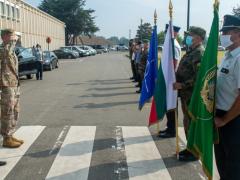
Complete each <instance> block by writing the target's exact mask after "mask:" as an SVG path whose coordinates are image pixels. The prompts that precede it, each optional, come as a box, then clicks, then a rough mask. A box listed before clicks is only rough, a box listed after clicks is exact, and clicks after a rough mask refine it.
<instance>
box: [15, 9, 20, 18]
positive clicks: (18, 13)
mask: <svg viewBox="0 0 240 180" xmlns="http://www.w3.org/2000/svg"><path fill="white" fill-rule="evenodd" d="M16 16H17V20H20V11H19V8H17V9H16Z"/></svg>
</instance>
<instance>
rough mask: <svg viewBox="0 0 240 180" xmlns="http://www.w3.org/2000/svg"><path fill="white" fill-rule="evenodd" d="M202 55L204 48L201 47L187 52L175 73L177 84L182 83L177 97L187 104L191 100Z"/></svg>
mask: <svg viewBox="0 0 240 180" xmlns="http://www.w3.org/2000/svg"><path fill="white" fill-rule="evenodd" d="M203 53H204V47H203V46H202V45H200V46H197V47H195V48H194V49H190V50H189V51H187V52H186V54H185V55H184V56H183V57H182V59H181V61H180V63H179V66H178V69H177V72H176V80H177V82H179V83H182V89H181V90H180V91H179V96H180V97H182V98H183V99H185V100H186V102H187V104H188V103H189V102H190V100H191V96H192V93H193V89H194V83H195V81H196V78H197V72H198V69H199V66H200V62H201V59H202V56H203Z"/></svg>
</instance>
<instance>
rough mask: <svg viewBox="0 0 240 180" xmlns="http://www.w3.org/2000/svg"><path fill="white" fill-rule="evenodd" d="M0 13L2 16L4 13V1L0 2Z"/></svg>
mask: <svg viewBox="0 0 240 180" xmlns="http://www.w3.org/2000/svg"><path fill="white" fill-rule="evenodd" d="M0 13H1V15H2V16H4V15H5V6H4V2H0Z"/></svg>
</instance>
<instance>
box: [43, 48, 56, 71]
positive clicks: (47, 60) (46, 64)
mask: <svg viewBox="0 0 240 180" xmlns="http://www.w3.org/2000/svg"><path fill="white" fill-rule="evenodd" d="M58 67H59V63H58V58H57V56H56V55H55V54H54V52H52V51H43V69H44V70H49V71H51V70H52V69H55V68H58Z"/></svg>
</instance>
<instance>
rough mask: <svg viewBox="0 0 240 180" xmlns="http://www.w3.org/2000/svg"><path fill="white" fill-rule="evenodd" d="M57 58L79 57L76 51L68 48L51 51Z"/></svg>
mask: <svg viewBox="0 0 240 180" xmlns="http://www.w3.org/2000/svg"><path fill="white" fill-rule="evenodd" d="M53 52H54V53H55V54H56V56H57V57H58V59H76V58H78V57H79V54H78V53H77V52H74V51H71V50H68V49H57V50H54V51H53Z"/></svg>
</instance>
